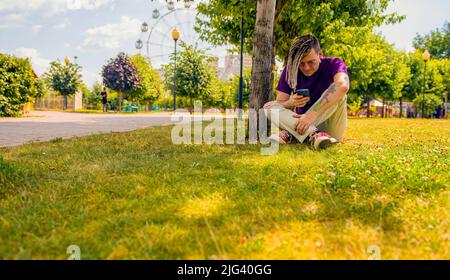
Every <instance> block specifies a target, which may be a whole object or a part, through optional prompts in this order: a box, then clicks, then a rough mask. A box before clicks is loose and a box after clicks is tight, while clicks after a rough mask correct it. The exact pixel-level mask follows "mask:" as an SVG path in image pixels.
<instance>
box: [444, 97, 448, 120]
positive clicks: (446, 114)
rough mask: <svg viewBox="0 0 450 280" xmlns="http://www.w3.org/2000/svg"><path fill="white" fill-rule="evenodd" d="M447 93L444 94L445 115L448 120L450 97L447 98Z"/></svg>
mask: <svg viewBox="0 0 450 280" xmlns="http://www.w3.org/2000/svg"><path fill="white" fill-rule="evenodd" d="M447 97H448V96H447V93H446V94H445V96H444V116H445V119H446V120H448V111H447V102H448V98H447Z"/></svg>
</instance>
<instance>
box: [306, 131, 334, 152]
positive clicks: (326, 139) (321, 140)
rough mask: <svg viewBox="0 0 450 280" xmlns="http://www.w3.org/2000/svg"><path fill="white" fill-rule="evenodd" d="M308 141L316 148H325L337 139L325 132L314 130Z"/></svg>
mask: <svg viewBox="0 0 450 280" xmlns="http://www.w3.org/2000/svg"><path fill="white" fill-rule="evenodd" d="M309 143H310V144H311V146H312V147H313V148H314V149H316V150H322V149H326V148H328V147H330V146H332V145H334V144H336V143H338V141H337V140H336V139H335V138H334V137H332V136H330V135H329V134H327V133H325V132H320V131H315V132H313V133H312V134H311V135H310V136H309Z"/></svg>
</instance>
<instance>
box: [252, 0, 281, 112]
mask: <svg viewBox="0 0 450 280" xmlns="http://www.w3.org/2000/svg"><path fill="white" fill-rule="evenodd" d="M275 5H276V0H258V2H257V6H256V23H255V32H254V38H253V62H252V80H251V93H250V108H252V109H254V110H256V111H257V112H259V109H261V108H262V107H263V106H264V104H265V103H267V102H268V101H270V99H271V95H272V91H273V79H272V78H271V77H272V74H273V73H272V55H273V54H272V44H273V41H272V40H273V27H274V18H275Z"/></svg>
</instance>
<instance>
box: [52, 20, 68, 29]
mask: <svg viewBox="0 0 450 280" xmlns="http://www.w3.org/2000/svg"><path fill="white" fill-rule="evenodd" d="M71 24H72V23H71V22H70V20H69V19H68V18H65V19H64V20H63V21H62V22H61V23H59V24H56V25H54V26H53V28H55V29H66V27H68V26H70V25H71Z"/></svg>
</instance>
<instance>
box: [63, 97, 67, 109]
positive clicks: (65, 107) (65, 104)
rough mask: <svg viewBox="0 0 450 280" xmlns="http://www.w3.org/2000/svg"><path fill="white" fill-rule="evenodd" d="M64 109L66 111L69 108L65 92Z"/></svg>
mask: <svg viewBox="0 0 450 280" xmlns="http://www.w3.org/2000/svg"><path fill="white" fill-rule="evenodd" d="M63 103H64V104H63V110H64V111H65V110H67V95H66V94H64V101H63Z"/></svg>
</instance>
